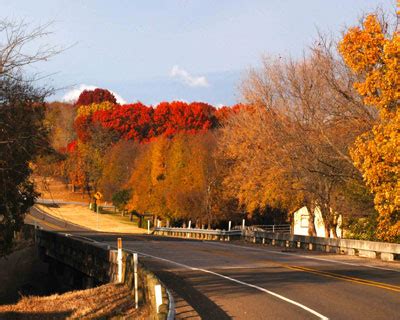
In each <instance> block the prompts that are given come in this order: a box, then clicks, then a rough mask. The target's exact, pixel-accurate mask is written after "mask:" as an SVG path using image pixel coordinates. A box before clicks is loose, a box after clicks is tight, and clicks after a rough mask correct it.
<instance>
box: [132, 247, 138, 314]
mask: <svg viewBox="0 0 400 320" xmlns="http://www.w3.org/2000/svg"><path fill="white" fill-rule="evenodd" d="M137 270H138V255H137V253H134V254H133V274H134V280H135V308H136V309H137V308H139V296H138V271H137Z"/></svg>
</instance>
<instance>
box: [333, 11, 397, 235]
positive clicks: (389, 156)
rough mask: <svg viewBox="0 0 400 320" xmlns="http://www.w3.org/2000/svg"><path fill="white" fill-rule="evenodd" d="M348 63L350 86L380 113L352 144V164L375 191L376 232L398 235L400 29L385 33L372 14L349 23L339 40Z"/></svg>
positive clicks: (381, 24)
mask: <svg viewBox="0 0 400 320" xmlns="http://www.w3.org/2000/svg"><path fill="white" fill-rule="evenodd" d="M339 50H340V53H341V54H342V56H343V58H344V60H345V62H346V64H347V65H348V67H349V68H350V69H351V70H352V71H353V72H354V73H356V74H357V75H358V76H359V77H360V81H359V82H357V83H355V85H354V87H355V88H356V90H357V91H358V93H359V94H360V95H361V96H362V97H363V99H364V103H365V104H366V105H367V106H374V107H375V108H376V109H377V110H378V112H379V119H378V121H377V123H376V124H375V125H374V127H373V128H372V130H371V131H368V132H366V133H364V134H362V135H361V136H359V137H358V138H357V140H356V142H355V144H354V146H353V147H352V149H351V156H352V159H353V161H354V164H355V166H356V167H357V168H358V169H359V170H360V171H361V173H362V174H363V178H364V180H365V182H366V184H367V186H368V187H369V189H370V190H371V191H372V192H373V193H374V195H375V199H374V201H375V207H376V209H377V211H378V212H379V223H378V234H377V235H378V237H379V238H380V239H382V240H386V241H400V182H399V181H400V180H399V176H400V109H399V99H400V63H399V61H400V34H399V33H398V32H397V33H396V32H394V33H393V34H391V35H390V34H389V33H388V31H387V28H386V26H385V24H383V23H380V21H379V19H378V17H377V16H376V15H369V16H367V17H366V18H365V20H364V22H363V25H362V26H360V27H353V28H351V29H349V30H348V32H347V33H346V34H345V36H344V37H343V39H342V41H341V43H340V45H339Z"/></svg>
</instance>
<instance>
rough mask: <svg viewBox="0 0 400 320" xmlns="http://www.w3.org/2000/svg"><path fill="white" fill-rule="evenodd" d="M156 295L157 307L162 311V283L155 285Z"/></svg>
mask: <svg viewBox="0 0 400 320" xmlns="http://www.w3.org/2000/svg"><path fill="white" fill-rule="evenodd" d="M154 291H155V296H156V309H157V313H159V312H160V310H159V309H160V306H161V305H162V292H161V285H160V284H156V285H155V286H154Z"/></svg>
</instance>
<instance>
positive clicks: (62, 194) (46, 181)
mask: <svg viewBox="0 0 400 320" xmlns="http://www.w3.org/2000/svg"><path fill="white" fill-rule="evenodd" d="M33 178H34V181H35V183H36V186H37V189H38V191H39V192H40V193H41V198H42V199H48V200H63V201H77V202H86V203H89V198H88V196H87V195H83V194H77V193H73V192H71V191H69V190H68V188H67V186H66V185H65V184H64V183H63V182H62V181H60V180H59V179H55V178H51V177H50V178H43V177H40V176H34V177H33ZM36 206H37V207H38V208H39V209H40V210H42V211H44V212H45V213H47V214H50V215H52V216H54V217H56V218H59V219H61V220H65V221H68V222H71V223H74V224H77V225H80V226H82V227H85V228H88V229H91V230H96V231H101V232H119V233H144V230H143V229H141V228H138V227H137V226H135V225H134V224H133V223H132V222H130V221H129V220H128V218H127V217H121V216H119V215H116V214H114V213H103V214H99V215H97V214H96V213H94V212H93V211H91V210H89V208H88V205H87V206H84V205H79V204H63V203H59V204H58V206H59V207H58V208H56V207H49V206H45V205H36Z"/></svg>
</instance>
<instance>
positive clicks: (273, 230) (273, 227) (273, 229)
mask: <svg viewBox="0 0 400 320" xmlns="http://www.w3.org/2000/svg"><path fill="white" fill-rule="evenodd" d="M272 232H273V233H275V225H274V224H273V225H272Z"/></svg>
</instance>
